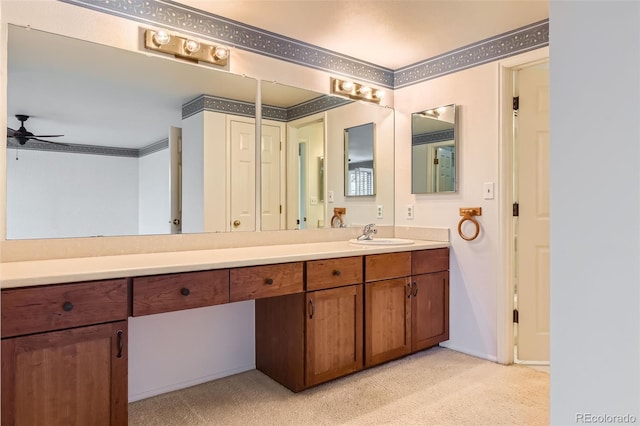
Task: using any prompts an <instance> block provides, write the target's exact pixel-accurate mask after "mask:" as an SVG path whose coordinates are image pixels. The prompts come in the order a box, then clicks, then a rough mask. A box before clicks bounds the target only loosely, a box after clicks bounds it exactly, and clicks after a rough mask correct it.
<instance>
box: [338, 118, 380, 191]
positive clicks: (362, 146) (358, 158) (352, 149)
mask: <svg viewBox="0 0 640 426" xmlns="http://www.w3.org/2000/svg"><path fill="white" fill-rule="evenodd" d="M373 126H374V124H373V123H367V124H362V125H360V126H355V127H350V128H348V129H344V154H345V155H344V174H345V176H344V182H345V188H344V194H345V196H347V197H364V196H371V195H375V194H376V190H375V181H376V180H375V162H374V158H373V151H374V140H373V135H374V128H373Z"/></svg>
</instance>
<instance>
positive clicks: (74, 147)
mask: <svg viewBox="0 0 640 426" xmlns="http://www.w3.org/2000/svg"><path fill="white" fill-rule="evenodd" d="M9 141H10V139H7V149H21V150H22V149H24V150H27V151H47V152H63V153H66V154H87V155H107V156H110V157H128V158H140V157H144V156H145V155H149V154H153V153H154V152H158V151H161V150H163V149H166V148H168V147H169V139H162V140H160V141H158V142H154V143H152V144H150V145H147V146H145V147H143V148H140V149H137V148H118V147H111V146H99V145H84V144H76V143H72V144H68V145H67V146H64V145H56V144H52V143H46V142H38V141H29V142H28V143H27V144H25V145H20V144H17V143H12V142H9Z"/></svg>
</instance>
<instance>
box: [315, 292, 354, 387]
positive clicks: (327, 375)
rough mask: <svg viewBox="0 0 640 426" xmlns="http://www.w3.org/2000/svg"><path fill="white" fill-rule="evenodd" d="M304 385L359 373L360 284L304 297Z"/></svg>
mask: <svg viewBox="0 0 640 426" xmlns="http://www.w3.org/2000/svg"><path fill="white" fill-rule="evenodd" d="M306 310H307V311H306V330H307V341H306V343H307V349H306V361H307V363H306V385H307V386H313V385H315V384H318V383H322V382H326V381H327V380H331V379H334V378H336V377H340V376H344V375H345V374H349V373H352V372H354V371H358V370H360V369H362V340H363V339H362V284H358V285H351V286H347V287H340V288H334V289H330V290H319V291H313V292H309V293H307V295H306Z"/></svg>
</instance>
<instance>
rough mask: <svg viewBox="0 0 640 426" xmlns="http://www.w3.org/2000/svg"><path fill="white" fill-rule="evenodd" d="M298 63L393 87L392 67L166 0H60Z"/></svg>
mask: <svg viewBox="0 0 640 426" xmlns="http://www.w3.org/2000/svg"><path fill="white" fill-rule="evenodd" d="M59 1H62V2H64V3H70V4H74V5H77V6H81V7H86V8H89V9H93V10H96V11H99V12H104V13H108V14H111V15H116V16H121V17H124V18H127V19H131V20H134V21H138V22H144V23H147V24H153V25H159V26H162V27H165V28H170V29H174V30H177V31H180V32H182V33H187V34H189V33H190V34H193V35H196V36H198V37H199V38H202V39H208V40H212V41H216V42H221V43H224V44H227V45H229V46H233V47H236V48H239V49H243V50H248V51H250V52H254V53H258V54H261V55H265V56H270V57H272V58H276V59H281V60H284V61H287V62H292V63H294V64H298V65H304V66H307V67H311V68H315V69H319V70H323V71H325V70H330V71H332V72H335V73H337V74H341V75H344V76H352V77H355V78H358V79H360V80H363V81H367V82H371V83H376V84H378V85H380V86H383V87H387V88H392V87H393V70H391V69H389V68H384V67H381V66H378V65H375V64H372V63H369V62H365V61H361V60H359V59H356V58H353V57H350V56H346V55H342V54H339V53H336V52H333V51H331V50H328V49H323V48H321V47H318V46H314V45H312V44H308V43H305V42H302V41H299V40H295V39H292V38H289V37H285V36H283V35H280V34H276V33H273V32H270V31H267V30H263V29H260V28H257V27H253V26H251V25H247V24H243V23H242V22H238V21H234V20H231V19H227V18H224V17H222V16H218V15H214V14H212V13H208V12H205V11H202V10H199V9H195V8H192V7H189V6H186V5H183V4H180V3H177V2H173V1H170V0H59Z"/></svg>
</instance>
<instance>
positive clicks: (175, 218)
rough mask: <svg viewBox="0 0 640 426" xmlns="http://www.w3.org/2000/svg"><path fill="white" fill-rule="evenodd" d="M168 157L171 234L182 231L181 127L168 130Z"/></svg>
mask: <svg viewBox="0 0 640 426" xmlns="http://www.w3.org/2000/svg"><path fill="white" fill-rule="evenodd" d="M169 157H170V161H171V216H170V218H171V220H170V221H169V224H170V225H169V226H170V228H171V233H172V234H180V233H181V232H182V129H181V128H180V127H173V126H171V129H170V131H169Z"/></svg>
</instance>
